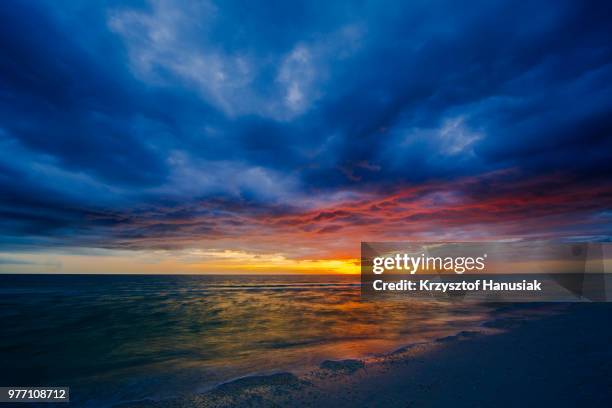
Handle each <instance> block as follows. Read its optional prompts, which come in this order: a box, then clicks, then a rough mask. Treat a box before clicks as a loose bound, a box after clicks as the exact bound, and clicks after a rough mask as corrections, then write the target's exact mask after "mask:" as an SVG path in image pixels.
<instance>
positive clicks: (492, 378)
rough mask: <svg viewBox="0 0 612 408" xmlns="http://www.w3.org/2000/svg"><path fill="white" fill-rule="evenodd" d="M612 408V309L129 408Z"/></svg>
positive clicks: (510, 323) (521, 323)
mask: <svg viewBox="0 0 612 408" xmlns="http://www.w3.org/2000/svg"><path fill="white" fill-rule="evenodd" d="M228 406H245V407H268V406H279V407H285V406H287V407H334V408H339V407H438V406H439V407H443V406H444V407H448V406H454V407H473V406H495V407H518V406H555V407H575V406H589V407H600V406H601V407H605V406H612V305H608V304H576V305H571V306H569V307H568V308H567V309H565V310H564V311H562V312H560V313H558V314H555V315H551V316H546V317H538V318H536V319H533V320H525V319H511V318H510V319H508V318H505V319H500V320H495V321H491V322H488V323H487V324H485V325H483V327H482V330H481V331H469V332H461V333H459V334H457V335H455V336H450V337H445V338H441V339H438V340H437V341H435V342H432V343H425V344H417V345H411V346H407V347H404V348H402V349H400V350H397V351H395V352H393V353H389V354H386V355H383V356H379V357H374V358H369V359H367V360H346V361H327V362H323V363H322V364H321V366H320V367H319V368H318V369H316V370H313V371H311V372H308V373H306V374H303V375H300V376H296V375H294V374H291V373H277V374H273V375H268V376H254V377H246V378H243V379H239V380H236V381H233V382H230V383H227V384H222V385H220V386H219V387H217V388H215V389H213V390H210V391H208V392H206V393H203V394H198V395H192V396H187V397H182V398H175V399H170V400H165V401H158V402H152V401H142V402H139V403H131V404H124V405H122V407H130V408H136V407H156V408H169V407H228Z"/></svg>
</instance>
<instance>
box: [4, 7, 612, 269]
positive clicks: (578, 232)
mask: <svg viewBox="0 0 612 408" xmlns="http://www.w3.org/2000/svg"><path fill="white" fill-rule="evenodd" d="M609 13H610V7H609V5H608V4H607V3H606V2H594V3H593V2H588V3H585V2H579V1H550V2H548V1H540V2H535V3H530V4H529V5H521V6H517V5H516V4H515V3H513V2H506V1H493V2H491V1H487V2H482V3H481V4H473V5H471V6H470V7H469V8H466V7H463V6H462V5H460V4H456V3H455V2H447V1H434V2H433V3H432V2H430V1H427V2H420V1H417V2H410V3H398V2H373V3H368V2H365V3H363V2H362V3H355V2H333V3H329V2H327V3H320V2H316V1H304V2H287V3H282V2H281V3H279V4H275V5H274V6H271V5H268V4H265V3H261V4H257V3H253V2H241V1H233V0H232V1H224V2H215V1H195V0H194V1H187V0H177V1H170V0H153V1H134V2H132V1H127V2H119V1H110V2H106V1H105V2H88V3H87V4H83V3H82V2H64V3H62V5H61V6H58V5H57V4H56V3H55V2H36V3H25V2H22V3H20V4H11V6H8V5H5V6H0V46H1V47H2V50H3V52H2V55H0V89H1V91H0V193H1V195H0V249H1V250H3V251H5V254H4V255H6V256H3V259H13V260H19V263H20V264H22V265H25V264H23V263H22V262H28V260H27V259H22V258H19V257H18V256H17V255H18V254H19V253H23V252H24V251H29V252H31V253H34V252H49V251H64V250H66V248H71V249H70V250H71V251H74V250H75V249H77V248H87V249H88V250H94V249H100V250H104V251H122V250H129V251H162V252H163V253H166V252H164V251H174V252H173V253H174V254H179V255H180V254H183V255H180V256H179V255H176V256H177V257H179V258H180V259H190V260H191V258H190V257H189V256H186V255H184V252H181V251H192V252H188V253H195V254H199V255H198V256H200V255H201V256H202V257H204V258H206V259H207V262H216V261H214V260H218V259H224V258H223V256H222V255H223V254H230V255H232V257H233V259H234V260H236V262H237V261H238V260H240V259H243V258H244V259H250V261H249V262H251V263H257V262H259V263H261V264H262V265H269V264H275V265H286V264H287V263H290V262H293V261H295V260H302V262H306V263H305V264H302V266H303V265H308V263H307V261H306V260H309V259H311V260H314V259H331V258H338V257H343V258H355V257H356V254H357V251H358V243H359V241H361V240H366V239H378V240H383V239H412V238H419V239H432V240H435V239H491V238H531V237H546V238H553V237H564V238H567V239H598V240H607V239H609V238H610V235H609V232H608V231H609V230H610V226H611V225H612V220H611V218H610V214H611V211H610V209H611V207H612V206H611V204H612V203H611V198H610V191H611V188H610V186H611V185H612V183H611V182H612V166H610V163H609V161H610V159H609V156H610V152H611V151H612V137H610V136H611V135H610V133H611V131H612V43H611V42H610V40H609V39H610V38H612V26H611V25H610V24H609V17H608V16H609ZM193 251H196V252H193ZM197 251H201V252H197ZM226 251H228V252H226ZM151 253H152V252H151ZM13 254H17V255H13ZM211 254H217V255H218V256H217V255H211ZM219 254H221V255H219ZM257 254H268V258H266V259H267V260H266V261H261V262H260V261H255V260H254V259H257V258H253V257H257V256H258V255H257ZM179 258H177V259H179ZM180 259H179V260H177V262H178V263H181V262H183V261H181V260H180ZM54 262H55V261H54ZM45 263H47V262H46V261H44V262H42V263H41V262H40V261H38V260H37V261H36V262H34V264H45ZM3 265H6V266H9V264H8V263H7V262H4V263H3ZM293 266H294V267H295V268H298V269H299V268H301V267H302V266H299V265H297V264H295V265H293ZM5 269H6V268H5Z"/></svg>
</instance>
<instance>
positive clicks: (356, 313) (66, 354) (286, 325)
mask: <svg viewBox="0 0 612 408" xmlns="http://www.w3.org/2000/svg"><path fill="white" fill-rule="evenodd" d="M494 312H495V309H494V308H493V307H492V306H491V305H479V304H469V303H465V302H449V301H442V300H433V299H432V300H429V299H418V300H417V299H409V298H407V297H406V298H402V299H401V300H397V299H396V300H380V299H379V300H375V301H372V300H365V299H361V296H360V289H359V277H358V276H335V275H333V276H330V275H317V276H306V275H299V276H263V275H260V276H211V275H205V276H184V275H182V276H181V275H176V276H151V275H149V276H134V275H0V319H1V321H2V331H1V337H0V361H2V370H0V385H2V386H70V388H71V400H72V402H73V403H72V404H71V405H72V406H85V407H107V406H112V405H114V404H119V403H121V402H128V401H138V400H142V399H162V398H168V397H173V396H180V395H185V394H191V393H197V392H202V391H206V390H207V389H210V388H211V387H214V386H215V385H218V384H220V383H223V382H227V381H231V380H232V379H236V378H240V377H244V376H248V375H254V374H266V373H274V372H280V371H292V372H294V373H299V372H303V371H306V370H309V369H312V368H314V367H316V366H318V365H319V364H320V363H321V362H322V361H324V360H328V359H332V360H335V359H346V358H364V357H368V356H375V355H377V354H381V353H387V352H390V351H393V350H394V349H396V348H399V347H401V346H405V345H408V344H413V343H418V342H427V341H433V340H434V339H437V338H441V337H444V336H447V335H450V334H453V333H456V332H458V331H461V330H469V329H471V328H474V327H479V326H480V325H481V324H482V323H483V322H484V321H487V320H488V319H490V318H491V316H492V314H493V313H494Z"/></svg>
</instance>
